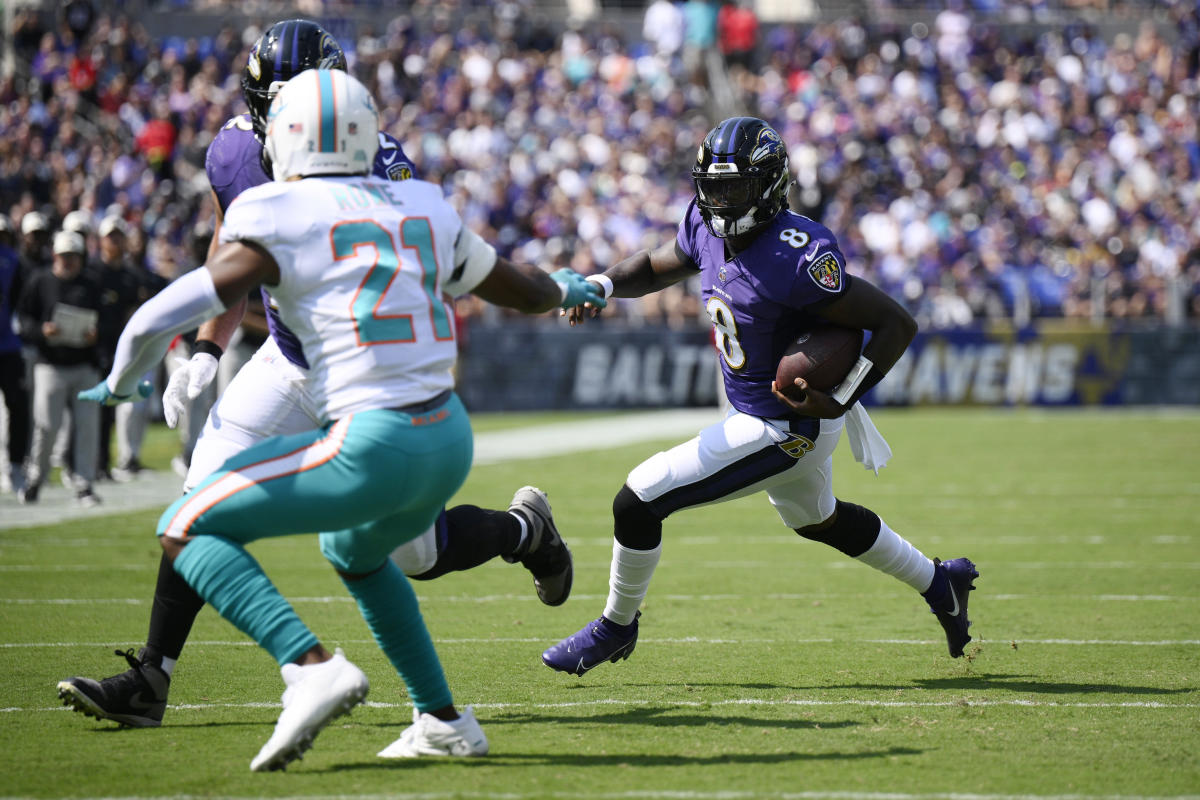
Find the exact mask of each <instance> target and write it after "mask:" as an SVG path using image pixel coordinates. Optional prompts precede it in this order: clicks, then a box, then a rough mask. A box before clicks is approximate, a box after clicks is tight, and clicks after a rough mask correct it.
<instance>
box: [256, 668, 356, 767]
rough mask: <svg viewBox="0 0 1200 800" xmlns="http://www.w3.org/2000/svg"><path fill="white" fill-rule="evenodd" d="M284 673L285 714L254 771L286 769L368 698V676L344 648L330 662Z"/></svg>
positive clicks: (261, 751) (282, 671)
mask: <svg viewBox="0 0 1200 800" xmlns="http://www.w3.org/2000/svg"><path fill="white" fill-rule="evenodd" d="M280 673H282V675H283V682H284V683H286V684H287V689H286V690H284V693H283V713H281V714H280V715H279V721H278V722H276V723H275V732H274V733H273V734H271V738H270V739H268V740H267V743H266V744H264V745H263V746H262V749H261V750H259V751H258V755H256V756H255V757H254V760H253V761H251V762H250V769H251V770H252V771H254V772H266V771H268V770H276V769H285V768H286V767H287V765H288V764H290V763H291V762H292V761H295V760H296V759H298V758H301V757H302V756H303V754H304V751H305V750H307V749H308V748H310V747H312V743H313V739H315V738H317V734H318V733H320V732H321V729H322V728H324V727H325V726H326V725H328V724H329V723H330V722H331V721H333V720H335V719H337V718H338V717H340V716H341V715H343V714H347V713H349V712H350V709H352V708H354V707H355V706H356V705H358V704H359V703H361V702H362V701H363V698H365V697H366V696H367V688H368V685H367V676H366V675H364V674H363V671H362V670H361V669H359V668H358V667H356V666H354V665H353V664H351V663H350V662H349V661H347V660H346V656H345V654H344V653H342V649H341V648H340V647H339V648H338V649H337V650H336V651H335V652H334V656H333V658H331V659H329V660H328V661H325V662H323V663H320V664H309V665H308V666H305V667H302V666H300V665H298V664H284V665H283V669H281V670H280Z"/></svg>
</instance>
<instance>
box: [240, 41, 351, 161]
mask: <svg viewBox="0 0 1200 800" xmlns="http://www.w3.org/2000/svg"><path fill="white" fill-rule="evenodd" d="M306 69H340V70H343V71H344V70H345V69H346V54H345V53H344V52H342V48H341V45H339V44H338V43H337V40H336V39H334V38H333V37H332V36H330V35H329V33H328V32H327V31H326V30H325V29H324V28H322V27H321V26H320V25H318V24H317V23H315V22H310V21H308V20H306V19H288V20H284V21H282V22H276V23H275V24H274V25H272V26H271V27H270V28H267V30H266V32H265V33H263V35H262V36H260V37H259V38H258V41H257V42H255V43H254V46H253V47H251V48H250V56H249V58H248V59H247V61H246V67H245V69H243V70H242V96H243V97H245V99H246V105H247V106H249V108H250V120H251V123H252V124H253V126H254V133H255V135H256V136H258V138H259V139H262V138H263V136H264V135H265V134H266V130H267V110H268V109H270V107H271V98H273V97H274V96H275V93H276V92H278V91H279V90H280V89H281V88H282V87H283V85H284V84H285V83H287V82H288V81H289V80H290V79H291V78H292V77H293V76H295V75H298V74H300V73H301V72H303V71H304V70H306ZM267 174H270V171H269V170H268V173H267Z"/></svg>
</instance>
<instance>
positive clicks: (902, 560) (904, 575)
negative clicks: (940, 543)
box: [858, 519, 933, 592]
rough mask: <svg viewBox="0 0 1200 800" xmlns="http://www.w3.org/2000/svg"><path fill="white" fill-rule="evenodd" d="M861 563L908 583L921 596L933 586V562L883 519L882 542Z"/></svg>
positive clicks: (880, 540)
mask: <svg viewBox="0 0 1200 800" xmlns="http://www.w3.org/2000/svg"><path fill="white" fill-rule="evenodd" d="M858 560H859V561H861V562H863V563H864V564H868V565H870V566H872V567H874V568H875V569H877V570H879V571H880V572H885V573H887V574H888V575H891V576H892V577H893V578H895V579H897V580H899V581H901V582H902V583H907V584H908V585H909V586H911V587H912V588H914V589H916V590H917V591H918V592H924V591H925V590H926V589H928V588H929V585H930V584H931V583H933V562H932V561H930V560H929V559H928V558H927V557H926V556H925V554H924V553H922V552H921V551H920V550H918V549H917V548H915V547H913V546H912V545H911V544H909V543H908V542H907V541H905V540H904V539H902V538H900V535H899V534H897V533H896V532H895V531H894V530H892V529H891V528H889V527H888V526H887V523H886V522H884V521H883V520H882V519H881V520H879V538H878V539H876V540H875V544H873V545H871V549H870V550H868V551H867V552H865V553H863V554H862V555H861V556H859V557H858Z"/></svg>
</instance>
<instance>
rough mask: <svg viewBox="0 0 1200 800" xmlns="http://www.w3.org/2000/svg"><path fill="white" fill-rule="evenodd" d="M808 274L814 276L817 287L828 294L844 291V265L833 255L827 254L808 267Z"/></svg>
mask: <svg viewBox="0 0 1200 800" xmlns="http://www.w3.org/2000/svg"><path fill="white" fill-rule="evenodd" d="M808 274H809V275H810V276H812V279H813V281H815V282H816V284H817V286H820V287H821V288H822V289H824V290H825V291H827V292H840V291H841V290H842V265H841V264H839V263H838V260H837V257H836V256H834V255H833V253H826V254H825V255H823V256H821V257H820V258H818V259H817V260H816V261H814V262H813V263H811V264H809V265H808Z"/></svg>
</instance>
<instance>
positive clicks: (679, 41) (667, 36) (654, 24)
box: [642, 0, 684, 59]
mask: <svg viewBox="0 0 1200 800" xmlns="http://www.w3.org/2000/svg"><path fill="white" fill-rule="evenodd" d="M683 32H684V19H683V12H682V11H681V10H680V8H679V6H678V5H676V4H675V3H672V2H671V0H653V2H651V3H650V5H648V6H646V14H645V16H644V17H643V18H642V38H643V39H645V40H646V41H647V42H650V43H651V44H653V45H654V52H655V53H657V54H658V55H660V56H662V57H664V58H667V59H670V58H674V56H675V54H676V53H678V52H679V48H680V47H682V46H683Z"/></svg>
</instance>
